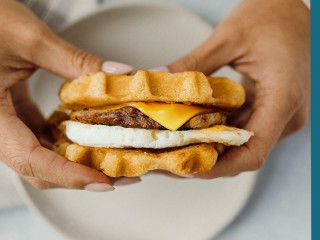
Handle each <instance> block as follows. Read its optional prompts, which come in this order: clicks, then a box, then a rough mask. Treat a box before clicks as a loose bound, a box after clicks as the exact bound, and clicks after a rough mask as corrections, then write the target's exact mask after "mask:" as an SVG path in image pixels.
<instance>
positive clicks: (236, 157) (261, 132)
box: [198, 94, 294, 179]
mask: <svg viewBox="0 0 320 240" xmlns="http://www.w3.org/2000/svg"><path fill="white" fill-rule="evenodd" d="M281 97H283V96H281ZM293 113H294V111H293V110H291V109H290V107H289V106H288V103H287V102H286V101H282V100H281V98H280V97H279V96H277V95H274V94H271V95H269V96H264V97H262V98H260V99H259V100H256V102H255V104H254V109H253V114H252V116H251V118H250V120H249V122H248V124H247V125H246V129H247V130H250V131H253V132H254V134H255V135H254V136H253V137H251V139H250V140H249V142H247V143H246V144H244V145H242V146H240V147H233V148H230V149H228V150H227V151H226V153H225V154H224V155H222V156H221V157H220V159H219V161H218V162H217V164H216V165H215V166H214V167H213V168H212V170H211V171H209V172H208V173H204V174H200V175H198V177H200V178H206V179H208V178H217V177H222V176H232V175H234V174H238V173H240V172H244V171H253V170H257V169H259V168H260V167H261V166H262V165H263V164H264V162H265V160H266V158H267V156H268V154H269V153H270V151H271V149H272V148H273V146H274V145H275V144H276V143H277V141H278V139H279V137H280V135H281V132H282V131H283V129H284V127H285V125H286V123H287V122H288V120H289V119H290V117H291V116H292V115H293Z"/></svg>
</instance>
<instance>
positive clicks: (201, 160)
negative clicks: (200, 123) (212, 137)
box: [56, 141, 224, 177]
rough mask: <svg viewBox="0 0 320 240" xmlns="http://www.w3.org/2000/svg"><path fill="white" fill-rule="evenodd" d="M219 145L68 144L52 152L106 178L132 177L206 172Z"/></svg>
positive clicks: (59, 146)
mask: <svg viewBox="0 0 320 240" xmlns="http://www.w3.org/2000/svg"><path fill="white" fill-rule="evenodd" d="M223 149H224V146H223V145H221V144H195V145H190V146H187V147H179V148H171V149H161V150H155V149H115V148H95V147H85V146H81V145H78V144H75V143H71V142H68V141H62V142H60V143H59V144H58V146H57V149H56V151H57V152H58V153H59V154H61V155H63V156H64V157H65V158H66V159H68V160H70V161H72V162H76V163H81V164H84V165H87V166H89V167H93V168H95V169H98V170H101V171H102V172H104V173H105V174H106V175H108V176H110V177H120V176H126V177H135V176H141V175H143V174H145V173H146V172H148V171H151V170H156V169H164V170H168V171H171V172H173V173H176V174H178V175H187V174H191V173H200V172H206V171H209V170H210V169H211V168H212V167H213V166H214V164H215V163H216V160H217V157H218V153H219V154H220V153H221V152H223Z"/></svg>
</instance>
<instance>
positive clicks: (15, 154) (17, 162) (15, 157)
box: [2, 146, 32, 176]
mask: <svg viewBox="0 0 320 240" xmlns="http://www.w3.org/2000/svg"><path fill="white" fill-rule="evenodd" d="M2 153H3V155H4V156H5V158H6V160H7V161H8V164H9V166H11V168H12V169H14V171H15V172H16V173H18V174H19V175H21V176H29V175H31V174H32V171H31V169H30V165H29V164H28V161H27V160H28V158H27V157H26V156H28V155H27V152H25V151H23V150H21V149H19V148H17V147H15V146H10V147H9V146H7V147H6V148H5V149H3V152H2Z"/></svg>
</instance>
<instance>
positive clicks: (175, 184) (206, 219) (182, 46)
mask: <svg viewBox="0 0 320 240" xmlns="http://www.w3.org/2000/svg"><path fill="white" fill-rule="evenodd" d="M211 31H212V28H211V27H210V26H209V25H208V24H207V23H205V22H204V21H203V20H201V19H200V18H198V17H197V16H195V15H194V14H192V13H190V12H188V11H186V10H183V9H180V8H177V7H174V6H171V5H167V4H160V3H125V4H123V3H122V4H112V5H107V6H106V7H105V8H104V9H101V10H99V11H98V12H97V13H95V14H93V15H90V16H88V17H86V18H83V19H81V20H79V21H77V22H76V23H74V24H72V25H70V26H69V27H67V28H66V29H65V30H64V31H63V32H62V34H61V36H62V37H63V38H65V39H67V40H68V41H70V42H72V43H74V44H75V45H77V46H79V47H81V48H83V49H86V50H88V51H90V52H92V53H94V54H96V55H99V56H101V57H103V58H105V59H108V60H116V61H121V62H125V63H129V64H132V65H134V66H136V67H137V68H138V69H148V68H150V67H155V66H158V65H163V64H166V63H169V62H170V61H172V60H174V59H176V58H178V57H180V56H182V55H184V54H185V53H187V52H188V51H190V50H191V49H192V48H194V47H195V46H196V45H198V44H199V43H201V42H202V41H203V40H204V39H206V38H207V37H208V36H209V34H210V33H211ZM221 75H226V76H229V77H231V78H233V79H235V78H238V75H237V74H235V73H234V72H232V71H231V70H230V69H224V70H223V73H221ZM61 82H62V80H61V79H59V78H57V77H56V76H53V75H52V74H49V73H47V72H45V71H39V72H37V73H36V74H35V75H34V77H33V78H32V79H31V81H30V84H31V92H32V96H33V97H34V99H35V101H36V102H37V103H39V106H40V109H41V110H42V112H43V113H44V115H45V116H48V115H49V114H50V113H51V112H52V111H53V110H54V109H55V108H56V106H57V104H58V103H59V100H58V97H57V93H58V88H59V86H60V84H61ZM255 179H256V174H253V173H246V174H242V175H240V176H238V177H235V178H230V179H218V180H210V181H204V180H198V179H192V180H191V179H173V178H169V177H166V176H163V175H159V174H148V175H145V176H143V177H142V182H141V183H138V184H133V185H129V186H122V187H117V188H116V191H114V192H111V193H90V192H85V191H76V190H47V191H40V190H36V189H34V188H33V187H31V186H30V185H29V184H28V183H26V182H24V181H23V180H21V179H19V178H18V189H19V190H20V193H21V194H22V195H23V196H24V199H25V200H26V202H27V203H28V204H29V206H30V207H31V208H32V209H33V210H35V211H36V212H37V213H38V214H40V215H41V216H42V217H43V218H44V219H46V220H47V222H48V223H49V224H50V225H52V226H54V227H55V229H57V230H59V231H60V232H62V233H64V234H65V235H66V236H68V237H70V238H74V239H86V240H87V239H90V240H95V239H133V240H134V239H139V240H141V239H175V240H178V239H184V240H186V239H192V240H196V239H208V238H212V237H214V236H216V235H217V234H218V233H219V232H220V231H221V230H222V229H223V228H225V227H226V226H227V225H228V224H229V223H230V222H231V221H232V220H233V219H234V218H235V216H236V215H237V214H238V213H239V211H240V210H241V209H242V208H243V206H244V204H245V203H246V201H247V199H248V197H249V195H250V193H251V191H252V188H253V185H254V183H255Z"/></svg>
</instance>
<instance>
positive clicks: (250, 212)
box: [0, 0, 311, 240]
mask: <svg viewBox="0 0 320 240" xmlns="http://www.w3.org/2000/svg"><path fill="white" fill-rule="evenodd" d="M118 1H119V0H118ZM150 1H152V0H150ZM82 2H83V1H82ZM107 2H108V1H107ZM166 2H169V3H175V4H178V5H181V6H184V7H186V8H188V9H190V10H192V11H194V12H196V13H197V14H199V15H200V16H202V17H203V18H204V19H205V20H207V21H208V22H210V23H215V22H218V21H220V20H221V19H223V18H224V17H225V16H226V15H227V14H228V12H229V11H230V10H231V9H232V7H233V6H234V5H235V4H236V3H237V2H239V0H228V1H225V0H201V1H195V0H167V1H166ZM78 9H81V10H82V11H85V9H83V8H81V7H78ZM73 16H74V15H73ZM310 136H311V134H310V124H308V125H307V126H306V127H305V128H304V129H303V130H302V131H300V132H299V133H297V134H296V135H294V136H292V137H290V138H288V139H286V140H285V141H283V142H281V143H280V144H279V145H278V146H277V147H276V148H275V149H274V151H273V152H272V153H271V155H270V156H269V158H268V160H267V162H266V164H265V165H264V166H263V168H262V169H261V170H260V173H259V177H258V181H257V184H256V187H255V189H254V192H253V194H252V196H251V197H250V200H249V202H248V203H247V205H246V207H245V208H244V210H243V211H242V213H241V214H240V215H239V216H238V217H237V218H236V219H235V221H234V222H233V223H232V224H231V225H230V226H229V227H228V228H227V229H226V230H224V231H223V232H222V233H221V234H220V235H219V236H218V237H217V238H216V239H217V240H233V239H237V240H242V239H243V240H255V239H259V240H269V239H272V240H278V239H279V240H283V239H294V240H295V239H297V240H300V239H301V240H307V239H311V204H310V203H311V154H310V146H311V140H310ZM302 146H304V149H306V151H301V149H302ZM0 194H1V192H0ZM0 239H1V240H20V239H22V240H29V239H30V240H31V239H32V240H33V239H46V240H51V239H52V240H64V239H65V238H64V237H62V236H61V235H60V234H58V233H56V232H54V231H53V230H52V229H51V228H50V227H48V226H47V225H46V224H45V223H44V222H43V221H42V219H40V218H39V217H38V216H35V215H34V214H33V213H31V212H30V211H29V210H28V209H27V208H26V207H25V206H24V205H20V206H16V207H11V208H7V209H2V210H0Z"/></svg>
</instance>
